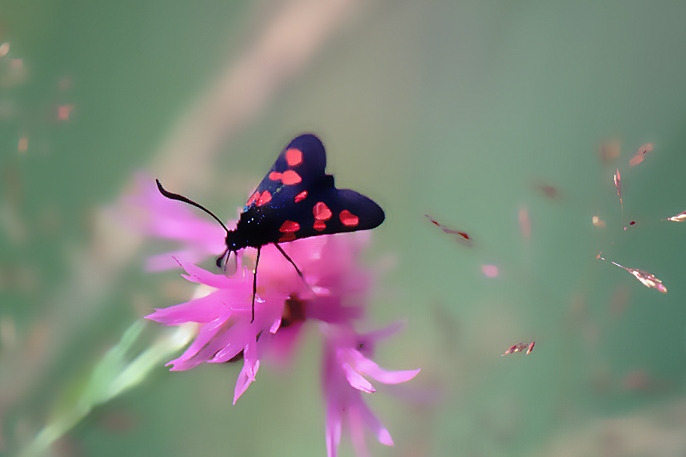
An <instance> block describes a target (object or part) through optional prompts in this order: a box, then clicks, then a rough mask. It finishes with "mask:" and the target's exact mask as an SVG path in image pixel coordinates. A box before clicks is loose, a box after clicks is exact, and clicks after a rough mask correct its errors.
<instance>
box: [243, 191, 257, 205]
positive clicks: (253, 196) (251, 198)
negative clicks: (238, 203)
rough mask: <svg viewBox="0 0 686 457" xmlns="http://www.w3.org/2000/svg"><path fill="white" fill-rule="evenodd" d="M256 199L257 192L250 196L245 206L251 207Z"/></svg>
mask: <svg viewBox="0 0 686 457" xmlns="http://www.w3.org/2000/svg"><path fill="white" fill-rule="evenodd" d="M258 198H260V193H259V192H255V193H254V194H252V196H251V197H250V198H249V199H248V202H247V203H246V204H245V206H250V205H252V204H253V203H255V202H256V201H257V199H258Z"/></svg>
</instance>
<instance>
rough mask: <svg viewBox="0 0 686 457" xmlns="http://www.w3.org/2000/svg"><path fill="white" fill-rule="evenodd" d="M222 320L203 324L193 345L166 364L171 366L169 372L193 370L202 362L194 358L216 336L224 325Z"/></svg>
mask: <svg viewBox="0 0 686 457" xmlns="http://www.w3.org/2000/svg"><path fill="white" fill-rule="evenodd" d="M224 322H225V321H224V319H220V318H218V319H215V320H214V321H212V322H211V323H209V324H205V325H203V326H202V327H201V328H200V332H199V333H198V336H197V337H196V338H195V340H194V341H193V343H192V344H191V345H190V346H189V347H188V349H186V351H185V352H184V353H183V354H181V356H180V357H178V358H176V359H174V360H172V361H170V362H168V363H167V366H169V365H172V368H171V369H170V371H183V370H188V369H190V368H193V367H195V366H197V365H199V364H201V363H202V362H204V359H198V358H196V357H195V356H196V355H197V354H198V352H199V351H200V350H202V349H203V348H204V347H205V346H207V345H208V344H209V342H210V341H212V340H213V338H214V337H215V336H216V335H217V333H218V332H219V330H220V329H221V328H222V325H223V324H224Z"/></svg>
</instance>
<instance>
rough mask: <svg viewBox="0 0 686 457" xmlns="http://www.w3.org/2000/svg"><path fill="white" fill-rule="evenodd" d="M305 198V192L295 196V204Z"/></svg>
mask: <svg viewBox="0 0 686 457" xmlns="http://www.w3.org/2000/svg"><path fill="white" fill-rule="evenodd" d="M306 198H307V191H306V190H303V191H302V192H300V193H299V194H298V195H296V196H295V202H296V203H299V202H301V201H303V200H305V199H306Z"/></svg>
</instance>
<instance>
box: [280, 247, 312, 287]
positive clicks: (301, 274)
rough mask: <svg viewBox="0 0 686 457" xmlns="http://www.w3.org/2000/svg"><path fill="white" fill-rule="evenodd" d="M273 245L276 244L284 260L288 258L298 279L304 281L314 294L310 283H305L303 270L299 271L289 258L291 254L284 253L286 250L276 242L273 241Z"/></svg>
mask: <svg viewBox="0 0 686 457" xmlns="http://www.w3.org/2000/svg"><path fill="white" fill-rule="evenodd" d="M274 246H276V249H278V250H279V252H280V253H281V254H282V255H283V256H284V257H285V258H286V260H288V261H289V262H290V263H291V265H293V268H295V271H296V272H297V273H298V276H300V279H302V280H303V282H304V283H305V285H306V286H307V288H308V289H310V292H312V293H313V294H314V293H315V292H314V290H312V287H310V285H309V284H308V283H307V281H305V275H303V272H302V271H300V268H298V266H297V265H296V264H295V262H294V261H293V259H291V256H289V255H288V254H286V251H284V250H283V248H282V247H281V246H279V245H278V243H274Z"/></svg>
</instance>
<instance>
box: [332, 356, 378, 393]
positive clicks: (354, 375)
mask: <svg viewBox="0 0 686 457" xmlns="http://www.w3.org/2000/svg"><path fill="white" fill-rule="evenodd" d="M341 368H342V369H343V372H344V373H345V378H346V379H347V380H348V384H350V386H351V387H353V388H355V389H357V390H361V391H362V392H367V393H370V394H371V393H374V392H376V389H375V388H374V386H372V384H371V383H370V382H369V381H367V380H366V379H365V378H364V377H363V376H362V375H361V374H359V373H358V372H357V371H355V370H354V369H353V368H352V367H351V366H350V365H348V364H347V363H345V362H344V363H342V364H341Z"/></svg>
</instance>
